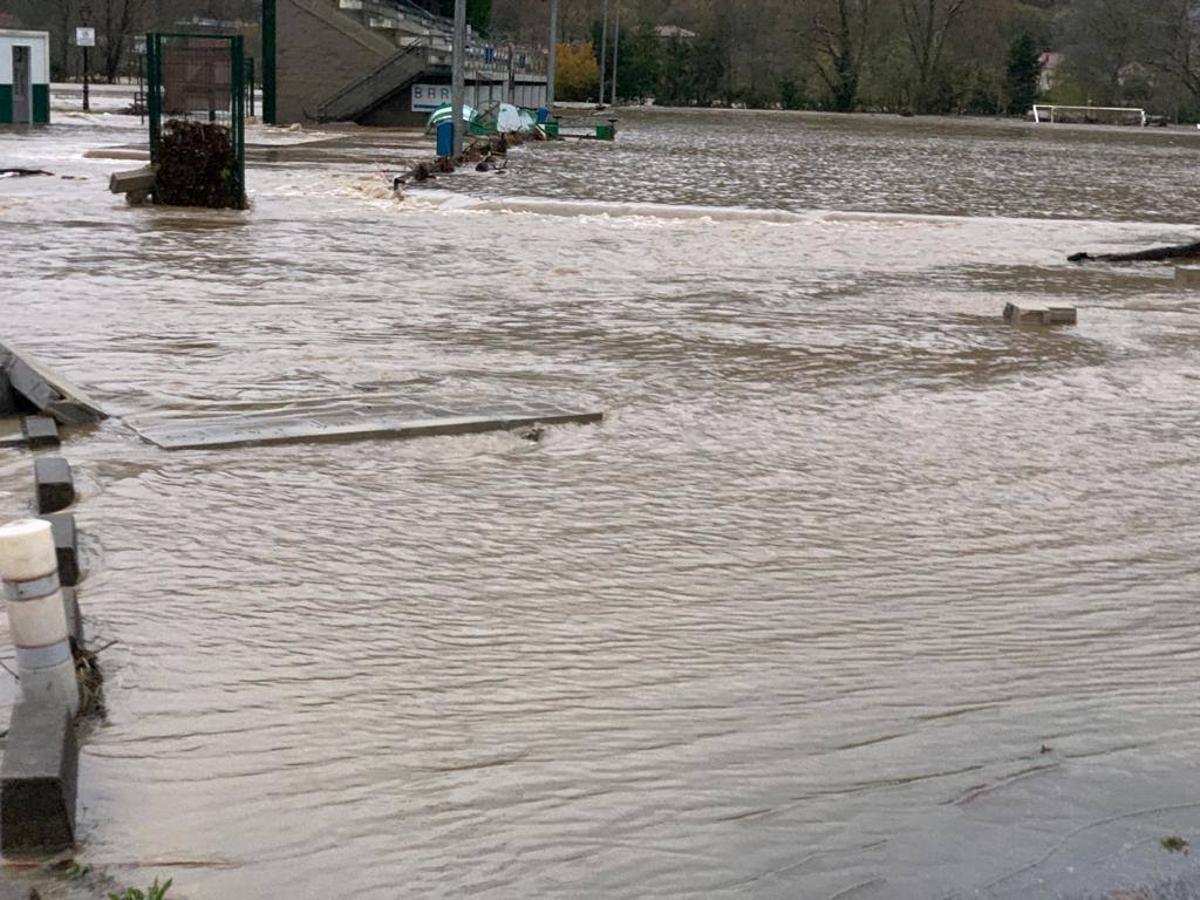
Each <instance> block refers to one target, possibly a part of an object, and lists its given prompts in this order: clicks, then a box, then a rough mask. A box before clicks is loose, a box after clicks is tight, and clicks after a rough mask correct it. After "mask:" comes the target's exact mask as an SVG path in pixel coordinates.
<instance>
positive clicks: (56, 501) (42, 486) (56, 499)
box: [33, 456, 75, 514]
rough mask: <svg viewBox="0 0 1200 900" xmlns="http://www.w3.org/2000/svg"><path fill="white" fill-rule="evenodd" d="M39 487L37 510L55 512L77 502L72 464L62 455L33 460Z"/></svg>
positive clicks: (35, 479) (35, 478) (34, 472)
mask: <svg viewBox="0 0 1200 900" xmlns="http://www.w3.org/2000/svg"><path fill="white" fill-rule="evenodd" d="M33 480H34V484H35V485H36V487H37V511H38V512H39V513H42V514H45V513H55V512H58V511H59V510H63V509H66V508H67V507H68V506H70V505H71V504H72V503H74V502H75V479H74V478H73V477H72V476H71V465H70V463H68V462H67V461H66V460H65V459H63V458H62V457H61V456H46V457H43V458H42V459H37V460H34V462H33Z"/></svg>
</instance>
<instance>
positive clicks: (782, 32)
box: [0, 0, 1200, 120]
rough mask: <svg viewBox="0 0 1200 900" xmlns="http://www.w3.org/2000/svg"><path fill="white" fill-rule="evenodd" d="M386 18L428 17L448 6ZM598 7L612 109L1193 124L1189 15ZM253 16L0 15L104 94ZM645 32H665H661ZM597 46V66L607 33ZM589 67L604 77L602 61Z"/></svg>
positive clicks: (200, 0) (1153, 10)
mask: <svg viewBox="0 0 1200 900" xmlns="http://www.w3.org/2000/svg"><path fill="white" fill-rule="evenodd" d="M325 2H329V3H330V5H331V6H336V2H335V0H325ZM375 2H383V3H386V2H393V0H375ZM399 2H415V3H417V4H418V5H421V6H423V7H424V8H426V9H428V10H429V11H431V12H434V13H438V14H444V15H449V14H451V13H452V12H453V5H454V0H399ZM560 2H561V15H560V41H562V44H563V46H562V47H560V53H559V59H560V67H559V74H560V79H559V85H558V90H557V95H558V96H559V97H562V98H564V99H597V98H598V97H599V84H598V80H599V70H600V66H599V65H598V59H597V57H598V55H599V49H600V46H601V44H602V41H601V39H600V20H601V10H602V8H603V3H604V0H560ZM607 2H608V9H609V13H610V26H611V22H612V19H614V18H615V16H616V13H617V11H618V6H619V7H620V17H621V34H620V67H619V78H618V81H617V93H618V96H619V97H620V98H621V99H623V100H627V101H637V100H645V99H648V98H653V99H654V100H655V102H657V103H659V104H662V105H684V106H688V105H699V106H709V105H713V104H718V105H744V106H748V107H783V108H795V109H800V108H807V109H826V110H837V111H846V112H848V111H854V110H866V111H892V112H914V113H959V114H962V113H966V114H983V115H993V114H998V113H1004V112H1012V113H1020V112H1023V111H1025V110H1027V109H1028V107H1029V105H1030V104H1031V103H1032V102H1034V100H1035V99H1036V98H1038V97H1040V98H1041V99H1042V101H1043V102H1057V103H1063V104H1071V105H1087V104H1093V105H1097V106H1140V107H1144V108H1146V109H1147V110H1148V111H1150V112H1151V113H1156V114H1160V115H1166V116H1168V117H1172V118H1177V119H1182V120H1195V119H1197V118H1200V0H607ZM261 6H262V4H261V0H0V8H3V9H4V10H5V11H7V12H9V15H10V17H12V18H13V19H15V21H16V22H17V23H19V24H20V25H22V26H23V27H28V28H43V29H46V30H48V31H50V32H51V33H52V37H53V40H52V61H51V62H52V68H53V75H54V77H55V78H71V77H78V75H79V73H80V68H81V55H80V53H79V51H78V49H77V48H75V47H74V46H73V39H72V37H73V34H74V29H75V27H76V26H78V25H92V26H94V27H95V28H96V30H97V37H98V43H99V46H98V47H97V51H96V52H94V53H93V54H92V59H93V62H92V65H93V67H94V69H95V71H94V73H93V74H95V75H98V76H99V77H101V78H107V79H109V80H112V79H115V78H117V77H119V76H121V75H133V74H135V73H136V70H137V66H138V63H139V61H138V60H137V58H136V57H135V56H134V55H133V53H132V47H133V36H134V35H136V34H138V33H141V32H144V31H148V30H180V29H181V28H183V29H185V30H186V27H187V24H188V23H189V22H196V21H199V20H205V19H207V20H217V21H221V22H235V23H236V22H241V23H243V28H242V30H243V32H244V33H245V34H246V35H247V37H248V39H249V45H248V46H249V48H251V49H250V51H249V52H251V53H252V54H257V47H258V33H257V31H258V30H257V22H258V20H259V16H260V13H261ZM468 18H469V20H470V22H471V25H472V27H473V28H474V30H475V31H476V32H477V33H479V34H483V35H489V36H490V37H492V38H493V39H495V40H496V41H498V42H499V41H513V42H515V43H518V44H522V45H525V46H530V47H539V46H540V47H545V46H546V44H547V42H548V37H549V30H548V26H547V2H546V0H468ZM661 26H674V27H673V28H668V29H666V32H665V34H664V31H662V30H661ZM607 45H608V50H609V53H610V54H611V52H612V46H613V39H612V32H611V27H610V36H609V38H608V41H607ZM1043 60H1045V61H1046V62H1047V63H1048V66H1047V67H1046V68H1045V69H1044V70H1043V67H1042V65H1041V63H1042V61H1043ZM605 69H606V70H607V71H608V73H610V75H611V71H612V66H611V60H610V61H608V63H607V64H606V66H605ZM606 97H607V91H606Z"/></svg>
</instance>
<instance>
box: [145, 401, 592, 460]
mask: <svg viewBox="0 0 1200 900" xmlns="http://www.w3.org/2000/svg"><path fill="white" fill-rule="evenodd" d="M603 418H604V414H603V413H601V412H575V411H571V410H565V409H560V408H558V407H553V406H542V405H521V406H517V405H512V406H508V407H503V408H492V409H488V410H478V411H476V410H468V411H464V410H458V411H451V410H445V409H439V408H434V407H425V406H415V405H414V406H410V407H404V406H400V407H396V408H393V409H388V410H380V409H372V410H369V411H362V412H337V413H320V412H315V413H314V412H308V413H303V412H301V413H264V414H257V415H235V416H225V417H221V418H215V417H214V418H207V419H192V420H184V421H180V420H172V421H166V422H159V423H152V424H150V423H147V424H140V425H138V424H135V425H134V428H135V430H136V431H137V432H138V434H140V435H141V436H142V438H144V439H145V440H147V441H149V442H150V443H152V444H155V445H156V446H158V447H162V448H163V449H164V450H196V449H208V448H218V447H239V446H254V445H261V444H291V443H306V442H313V441H354V440H371V439H376V438H414V437H433V436H437V435H453V434H474V433H479V432H485V431H511V430H512V429H514V428H522V427H525V426H529V425H563V424H577V425H582V424H588V423H592V422H599V421H602V420H603Z"/></svg>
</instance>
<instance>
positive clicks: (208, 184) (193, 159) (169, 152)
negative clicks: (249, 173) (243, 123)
mask: <svg viewBox="0 0 1200 900" xmlns="http://www.w3.org/2000/svg"><path fill="white" fill-rule="evenodd" d="M230 140H231V138H230V133H229V129H228V128H226V127H225V126H224V125H215V124H213V123H211V122H189V121H186V120H184V119H172V120H170V121H169V122H167V123H166V125H164V126H163V132H162V141H161V143H160V145H159V151H158V172H157V175H156V176H155V179H154V202H155V203H164V204H167V205H168V206H207V207H209V208H211V209H223V208H225V207H230V208H232V209H245V208H246V195H245V194H244V193H243V192H242V191H241V190H240V188H239V186H238V179H237V176H236V169H235V167H236V165H237V162H236V159H235V158H234V153H233V147H232V145H231V143H230Z"/></svg>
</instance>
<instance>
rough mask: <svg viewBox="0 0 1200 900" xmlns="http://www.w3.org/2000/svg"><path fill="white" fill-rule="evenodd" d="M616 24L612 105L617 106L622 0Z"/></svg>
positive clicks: (618, 6)
mask: <svg viewBox="0 0 1200 900" xmlns="http://www.w3.org/2000/svg"><path fill="white" fill-rule="evenodd" d="M616 20H617V21H616V23H615V25H614V26H613V76H612V105H613V106H616V105H617V60H618V57H619V55H620V52H621V0H617V14H616Z"/></svg>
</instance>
